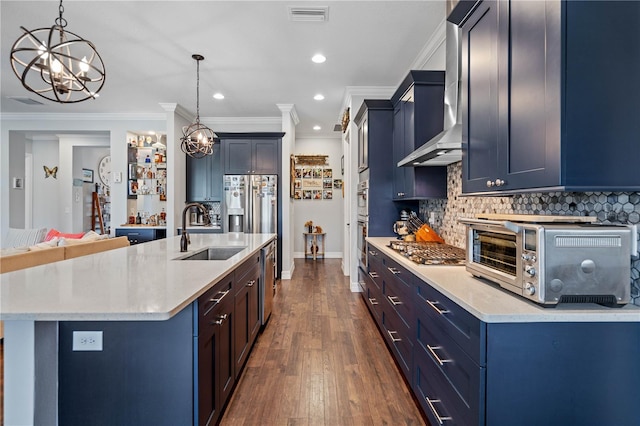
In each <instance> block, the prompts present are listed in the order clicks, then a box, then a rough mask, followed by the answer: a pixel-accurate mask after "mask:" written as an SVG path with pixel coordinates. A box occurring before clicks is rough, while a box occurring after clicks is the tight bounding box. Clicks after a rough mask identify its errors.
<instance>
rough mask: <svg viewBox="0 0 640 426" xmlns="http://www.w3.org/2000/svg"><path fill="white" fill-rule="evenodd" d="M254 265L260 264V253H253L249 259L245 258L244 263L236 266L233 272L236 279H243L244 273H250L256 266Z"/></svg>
mask: <svg viewBox="0 0 640 426" xmlns="http://www.w3.org/2000/svg"><path fill="white" fill-rule="evenodd" d="M256 265H258V267H259V266H260V253H259V252H258V253H255V254H254V255H253V256H252V257H250V258H249V259H247V260H245V261H244V263H242V265H240V266H238V267H237V268H236V270H235V274H236V281H240V280H243V279H244V277H245V275H247V274H248V273H251V272H252V271H253V268H255V267H256Z"/></svg>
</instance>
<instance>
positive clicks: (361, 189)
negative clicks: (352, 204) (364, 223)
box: [357, 180, 369, 220]
mask: <svg viewBox="0 0 640 426" xmlns="http://www.w3.org/2000/svg"><path fill="white" fill-rule="evenodd" d="M357 198H358V220H360V218H361V217H362V218H365V219H366V218H367V217H368V216H369V181H368V180H363V181H362V182H359V183H358V191H357Z"/></svg>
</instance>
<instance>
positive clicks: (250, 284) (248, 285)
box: [247, 280, 256, 287]
mask: <svg viewBox="0 0 640 426" xmlns="http://www.w3.org/2000/svg"><path fill="white" fill-rule="evenodd" d="M255 283H256V280H251V281H249V282H248V283H247V287H253V286H254V285H255Z"/></svg>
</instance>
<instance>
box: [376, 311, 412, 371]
mask: <svg viewBox="0 0 640 426" xmlns="http://www.w3.org/2000/svg"><path fill="white" fill-rule="evenodd" d="M383 306H384V307H383V308H382V328H381V330H382V334H383V335H384V338H385V339H386V340H387V342H388V343H389V346H390V348H391V351H392V352H393V353H394V355H395V358H396V361H397V362H398V364H399V365H400V367H401V368H402V372H403V373H404V375H405V377H406V378H407V380H409V381H411V374H412V370H413V339H412V335H411V329H410V328H409V327H407V326H406V324H405V323H404V321H403V320H402V319H400V317H399V316H398V314H397V313H396V312H395V310H394V309H391V308H390V307H389V305H388V304H387V303H385V302H383Z"/></svg>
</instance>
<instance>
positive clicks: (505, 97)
mask: <svg viewBox="0 0 640 426" xmlns="http://www.w3.org/2000/svg"><path fill="white" fill-rule="evenodd" d="M554 3H555V4H554ZM559 9H560V6H559V2H535V1H533V2H530V1H525V2H518V1H512V2H505V3H500V4H499V17H498V23H499V28H500V29H499V33H500V41H501V43H503V44H504V45H503V46H502V47H500V54H499V55H500V56H501V57H500V71H499V73H500V80H501V85H503V86H504V85H506V84H507V81H508V91H506V90H501V91H500V98H499V101H498V104H499V106H500V114H499V117H500V122H499V129H500V137H499V140H500V145H499V150H498V164H499V165H500V166H501V168H502V170H500V173H499V176H497V177H498V178H501V179H503V180H504V181H505V184H504V185H503V186H502V187H501V188H500V189H509V190H510V189H519V188H535V187H544V186H555V185H559V184H560V174H559V164H560V66H561V60H560V45H559V44H560V10H559ZM554 16H555V18H553V17H554ZM503 52H504V53H503ZM507 54H508V57H507ZM507 76H508V79H507ZM503 81H504V83H503ZM551 117H553V118H552V119H548V118H551Z"/></svg>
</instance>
